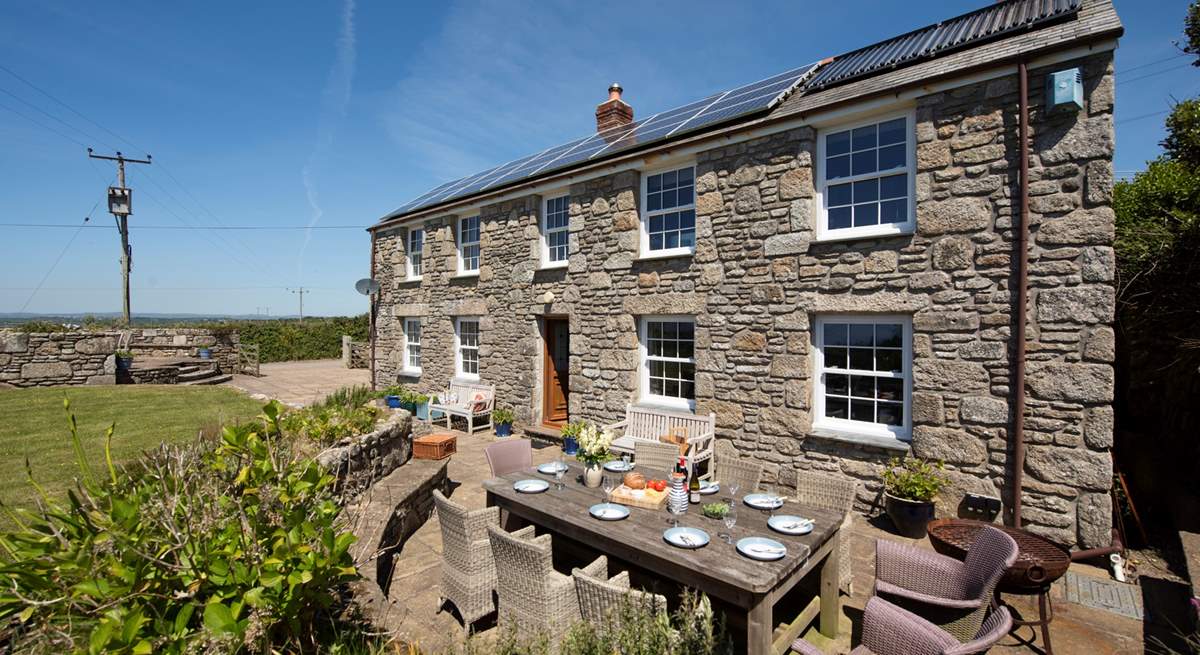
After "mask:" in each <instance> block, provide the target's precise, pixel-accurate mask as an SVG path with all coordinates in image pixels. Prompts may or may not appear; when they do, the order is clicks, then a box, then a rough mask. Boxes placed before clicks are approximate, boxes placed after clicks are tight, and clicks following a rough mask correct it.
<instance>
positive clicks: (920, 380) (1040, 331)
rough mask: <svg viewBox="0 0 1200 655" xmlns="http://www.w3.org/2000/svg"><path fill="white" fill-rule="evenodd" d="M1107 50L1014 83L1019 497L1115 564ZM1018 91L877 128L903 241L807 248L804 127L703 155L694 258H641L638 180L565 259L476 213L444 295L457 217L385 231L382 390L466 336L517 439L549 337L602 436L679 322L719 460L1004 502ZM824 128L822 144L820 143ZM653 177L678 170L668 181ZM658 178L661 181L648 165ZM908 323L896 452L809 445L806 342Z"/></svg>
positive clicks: (538, 410) (584, 199)
mask: <svg viewBox="0 0 1200 655" xmlns="http://www.w3.org/2000/svg"><path fill="white" fill-rule="evenodd" d="M1112 62H1113V58H1112V54H1111V52H1100V53H1097V54H1092V55H1088V56H1086V57H1083V58H1080V59H1076V60H1072V61H1067V62H1060V63H1057V64H1055V65H1054V66H1052V67H1042V68H1033V69H1031V71H1030V84H1029V87H1030V107H1031V134H1032V150H1031V179H1030V182H1031V184H1030V195H1031V201H1030V224H1031V232H1032V243H1031V244H1030V250H1029V253H1030V267H1029V285H1030V297H1029V299H1030V304H1029V307H1028V310H1029V311H1028V324H1027V326H1026V329H1027V339H1028V341H1027V344H1026V346H1027V351H1028V355H1027V359H1028V384H1027V392H1028V394H1027V407H1026V416H1025V421H1026V432H1025V438H1026V441H1027V443H1028V444H1029V451H1028V459H1027V462H1026V476H1025V483H1024V489H1023V498H1024V504H1025V509H1024V520H1025V522H1026V524H1027V526H1028V527H1029V528H1030V529H1032V530H1035V531H1037V532H1039V533H1041V534H1044V535H1047V536H1049V537H1050V538H1052V539H1054V540H1055V541H1058V542H1061V543H1064V544H1067V545H1071V546H1076V545H1078V546H1081V547H1095V546H1101V545H1107V544H1108V540H1109V530H1110V528H1111V502H1110V500H1109V498H1110V496H1109V489H1110V487H1111V478H1112V464H1111V458H1110V454H1109V448H1110V446H1111V443H1112V424H1113V417H1112V409H1111V403H1112V396H1113V368H1112V362H1113V359H1114V352H1113V341H1114V340H1113V331H1112V322H1113V311H1114V302H1115V300H1114V299H1115V293H1114V286H1113V248H1112V245H1113V229H1114V227H1113V226H1114V218H1113V212H1112V209H1111V207H1110V202H1111V186H1112V154H1113V105H1112V103H1113V72H1112ZM1074 66H1078V67H1080V68H1081V70H1082V73H1083V85H1084V95H1085V99H1084V108H1083V109H1082V110H1077V111H1072V110H1067V109H1062V108H1060V109H1058V110H1056V111H1052V112H1047V111H1046V110H1045V106H1044V103H1043V92H1044V88H1045V83H1046V75H1047V74H1048V73H1050V72H1053V71H1058V70H1063V69H1067V68H1071V67H1074ZM1017 107H1018V96H1017V83H1016V76H1015V75H1008V76H1002V77H994V78H992V79H988V80H984V81H979V82H973V83H964V84H963V85H961V86H958V87H954V88H949V89H947V90H942V91H938V92H935V93H930V94H928V95H925V96H922V97H918V98H916V99H915V100H913V101H912V102H910V103H908V104H906V105H901V106H899V107H896V108H894V109H897V110H907V111H909V112H911V113H910V114H909V115H910V116H911V117H912V121H911V123H910V125H911V127H912V130H913V134H912V135H911V138H912V142H913V143H914V145H913V148H914V152H913V159H914V162H915V164H914V166H913V168H912V169H911V171H910V174H912V175H914V176H915V184H914V185H913V189H914V193H915V198H916V199H915V207H916V225H915V229H914V230H913V231H912V232H911V233H907V234H902V235H898V236H887V237H878V236H875V237H868V238H861V239H844V240H836V241H833V240H823V239H822V238H820V235H819V234H818V223H819V221H820V220H821V214H822V210H821V208H820V205H819V203H820V197H819V192H818V188H817V184H816V182H815V180H816V175H815V173H816V169H817V166H815V165H814V164H815V162H816V161H817V159H818V156H819V153H818V139H819V137H820V135H821V134H823V133H819V132H818V131H817V129H816V128H814V127H810V126H806V125H800V126H798V127H795V128H792V129H788V130H786V131H781V132H777V133H774V134H769V135H767V136H759V137H756V138H749V139H747V140H742V141H738V140H737V139H736V138H735V139H730V140H728V141H724V142H721V143H720V145H718V146H714V147H712V148H711V149H709V150H704V151H701V152H699V153H697V154H695V155H694V157H690V158H688V159H686V160H682V161H681V162H680V165H686V164H689V163H694V165H695V194H696V195H695V209H696V231H695V239H696V244H695V251H694V254H693V255H691V256H683V257H670V258H659V259H648V258H643V257H640V256H639V241H640V239H642V238H644V237H643V236H642V234H641V232H640V226H641V215H640V213H639V212H640V210H641V209H642V207H641V203H642V198H641V179H642V178H641V175H640V173H639V172H638V171H628V170H626V171H621V172H616V173H613V174H609V175H604V176H599V177H594V178H592V179H589V180H587V181H584V182H579V183H575V184H572V185H571V186H570V187H569V189H563V192H568V191H569V193H570V206H569V215H570V219H569V235H570V236H569V242H570V246H569V260H568V262H569V263H568V265H567V266H565V267H562V268H552V269H546V268H543V267H542V266H541V258H540V253H541V230H540V229H539V215H540V209H541V206H542V204H543V202H542V201H543V197H542V196H537V195H530V196H525V197H520V198H517V199H514V200H508V201H505V202H502V203H498V204H493V205H485V206H483V207H480V208H478V214H479V215H480V251H481V263H480V268H479V272H478V275H472V276H466V277H464V276H459V275H456V268H457V254H456V246H455V230H454V224H455V220H456V216H471V215H474V212H471V213H467V212H461V213H459V214H457V215H447V216H438V217H432V218H421V219H419V223H417V222H407V223H404V222H401V223H399V224H394V225H388V226H385V227H381V228H380V229H379V230H378V231H377V232H376V246H375V252H374V266H375V273H374V274H375V276H376V277H377V278H378V279H379V280H380V281H381V282H382V284H383V290H382V295H381V299H380V304H379V313H378V318H377V341H376V347H377V353H376V357H377V359H376V362H375V382H376V384H378V385H387V384H391V383H394V382H397V381H399V382H402V383H409V384H413V385H415V386H416V387H418V388H420V389H421V390H422V391H424V392H427V393H437V392H439V391H440V390H442V389H444V388H446V385H447V383H448V382H449V380H450V379H451V378H452V377H454V375H455V336H454V335H455V330H454V325H455V323H454V321H455V319H456V318H459V317H477V318H478V320H479V333H480V337H479V339H480V345H479V373H480V377H481V378H482V379H483V380H484V381H485V382H489V383H493V384H495V385H496V388H497V399H498V404H499V405H511V406H512V407H513V409H514V411H515V413H516V417H517V424H518V425H519V426H521V425H524V426H529V425H534V426H536V425H540V424H541V422H542V412H543V404H544V402H543V390H542V384H543V370H544V359H545V353H544V351H543V348H544V346H543V334H542V330H543V327H542V326H543V322H542V321H543V320H544V319H546V318H548V317H561V318H565V319H567V320H568V321H569V326H570V339H569V344H570V345H569V360H570V361H569V388H570V394H569V414H570V416H571V418H585V419H588V420H591V421H595V422H598V423H608V422H612V421H616V420H619V419H620V418H622V417H623V415H624V409H625V406H626V405H627V404H629V403H635V402H638V399H639V387H640V385H641V382H640V378H639V365H640V358H641V356H642V355H641V354H640V346H641V344H640V343H639V333H638V320H639V318H640V317H642V316H647V315H685V316H690V317H694V321H695V411H697V412H705V413H707V412H713V413H715V414H716V422H717V433H718V437H719V438H720V439H725V440H729V441H731V442H733V443H734V444H735V445H736V447H737V449H738V450H740V451H741V452H742V453H743V454H745V455H748V456H752V457H755V458H757V459H759V460H761V461H762V462H764V463H765V464H766V466H767V468H768V470H767V477H768V478H769V479H770V480H778V481H780V482H784V483H791V482H792V481H794V480H795V476H797V475H803V474H804V472H805V471H810V470H816V471H824V472H831V473H836V474H839V475H843V476H847V477H851V478H854V479H856V480H858V481H860V483H861V485H860V489H861V493H860V496H859V499H858V501H859V502H858V507H859V509H860V510H863V511H875V508H876V507H877V502H878V498H879V494H880V492H881V482H880V479H879V474H880V472H881V470H882V469H883V467H884V466H885V465H886V463H887V462H888V460H889V459H890V458H891V457H894V456H897V455H903V454H905V453H906V452H911V454H913V455H917V456H921V457H930V458H936V459H940V460H943V461H944V462H945V464H946V467H947V469H948V474H949V476H950V478H951V481H952V485H951V489H950V490H948V491H947V492H945V493H943V494H942V497H941V499H940V504H941V507H940V511H941V513H942V514H943V515H953V514H956V513H958V512H959V510H960V504H961V501H962V498H963V496H964V494H966V493H979V494H984V495H988V496H997V497H1000V498H1002V499H1003V500H1004V502H1005V503H1006V504H1007V503H1008V502H1009V500H1010V498H1011V491H1012V490H1011V488H1010V485H1011V483H1012V479H1011V465H1010V460H1009V458H1010V452H1011V445H1010V434H1009V432H1010V428H1011V426H1012V424H1013V416H1012V410H1011V407H1012V404H1011V401H1012V397H1013V390H1012V389H1011V388H1010V379H1011V375H1012V352H1013V343H1012V333H1013V322H1014V310H1013V302H1014V298H1015V292H1014V291H1013V287H1014V285H1015V283H1016V279H1017V278H1016V273H1015V268H1014V264H1015V260H1016V255H1015V253H1014V233H1015V230H1014V223H1015V222H1016V219H1017V218H1018V217H1019V214H1018V209H1019V208H1017V206H1016V205H1017V203H1016V200H1015V199H1016V198H1018V197H1019V186H1018V183H1019V180H1018V163H1019V150H1018V143H1017V133H1018V132H1017V130H1018V112H1017ZM833 127H836V126H833ZM667 163H670V162H667ZM655 166H656V167H657V166H658V164H657V163H656V164H655ZM417 226H419V227H422V228H423V229H424V230H425V239H424V250H423V252H422V259H423V268H424V272H423V277H422V278H421V279H420V280H419V281H409V280H408V279H407V278H406V274H405V273H406V257H407V254H406V252H405V245H406V237H407V234H408V231H409V229H410V228H412V227H417ZM843 314H846V315H853V316H870V315H876V314H882V315H902V316H904V317H907V320H911V343H910V344H909V345H910V347H911V397H910V408H911V411H910V416H909V417H907V418H906V421H907V422H908V423H909V427H910V428H911V439H910V440H908V441H905V440H897V439H879V438H875V439H867V438H856V437H855V436H854V435H847V434H842V433H834V432H830V431H828V430H823V429H814V428H813V421H814V416H813V414H814V403H815V400H816V399H815V397H814V396H815V393H814V376H815V373H814V369H815V367H816V359H815V357H816V355H815V352H814V351H815V350H816V344H817V341H816V336H817V334H816V329H815V323H816V320H817V319H818V318H820V317H822V316H827V315H843ZM404 318H415V319H419V320H420V322H421V343H420V353H421V355H420V356H421V369H420V372H419V373H416V372H413V371H411V370H409V369H406V367H405V366H404V363H405V335H404V330H403V319H404Z"/></svg>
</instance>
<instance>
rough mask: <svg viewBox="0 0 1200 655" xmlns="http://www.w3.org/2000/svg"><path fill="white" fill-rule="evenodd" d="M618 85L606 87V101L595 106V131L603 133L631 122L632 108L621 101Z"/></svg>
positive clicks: (619, 86) (613, 84)
mask: <svg viewBox="0 0 1200 655" xmlns="http://www.w3.org/2000/svg"><path fill="white" fill-rule="evenodd" d="M621 91H623V89H622V88H621V85H620V84H617V83H616V82H613V83H612V86H610V87H608V100H606V101H604V102H602V103H600V104H599V105H596V131H597V132H603V131H605V130H609V129H612V128H614V127H623V126H625V125H629V124H630V123H632V122H633V107H630V106H629V105H628V104H627V103H626V102H625V101H624V100H622V99H621Z"/></svg>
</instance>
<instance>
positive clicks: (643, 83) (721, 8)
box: [0, 0, 1200, 315]
mask: <svg viewBox="0 0 1200 655" xmlns="http://www.w3.org/2000/svg"><path fill="white" fill-rule="evenodd" d="M985 1H986V0H975V1H973V2H946V3H932V2H921V3H902V2H886V3H875V2H858V1H848V2H821V3H818V2H773V3H766V2H761V3H727V2H719V3H718V2H696V1H688V2H659V3H640V4H637V5H635V4H632V3H619V2H618V3H594V2H588V3H578V4H571V3H566V2H534V1H532V0H514V1H505V2H499V1H493V2H475V1H468V2H449V3H443V4H438V5H436V6H434V5H433V3H421V4H417V3H413V4H414V6H413V7H409V6H406V4H405V3H396V2H361V1H360V2H357V3H355V2H352V1H348V0H343V1H327V2H304V3H293V2H286V3H285V2H253V3H244V2H239V3H232V2H207V3H161V2H145V1H131V2H121V3H75V2H72V3H67V2H56V1H53V0H47V1H44V2H24V3H18V2H7V3H6V6H5V10H4V13H5V20H4V21H0V65H3V66H4V67H5V68H8V69H10V70H11V71H13V72H15V73H16V74H17V75H20V76H21V77H22V78H24V79H25V80H27V81H29V82H31V83H32V84H33V85H35V86H36V87H38V88H40V89H41V90H42V91H45V92H47V93H48V94H50V95H51V96H53V97H54V98H57V99H58V100H59V101H61V102H62V103H63V104H59V103H57V102H55V101H54V100H51V99H50V98H49V97H47V96H46V95H43V94H42V93H41V92H39V91H38V90H36V89H34V88H32V87H31V86H29V85H26V84H25V83H23V82H22V81H20V80H18V79H17V78H15V77H13V76H12V75H10V74H9V73H7V72H5V71H4V70H0V143H2V144H3V148H2V149H0V189H2V190H3V196H4V201H5V205H6V208H7V210H8V211H7V212H6V215H5V217H4V218H2V219H0V222H21V223H37V224H39V225H46V224H55V223H70V224H78V223H80V222H82V218H83V217H84V216H85V215H87V214H88V212H89V210H90V209H91V208H92V207H93V206H94V205H95V204H96V202H97V201H98V200H102V197H103V192H104V188H105V187H106V186H107V185H108V184H109V183H110V182H111V180H112V178H113V175H114V166H113V165H112V164H109V163H105V162H94V161H89V160H88V159H87V158H86V152H85V150H84V146H85V145H91V146H93V147H95V148H96V149H97V150H98V151H100V152H106V151H110V150H112V149H121V150H122V151H123V152H124V153H125V154H126V155H127V156H141V155H143V154H144V153H145V152H150V153H152V154H153V156H154V161H155V163H154V164H153V165H151V166H148V167H146V166H131V167H130V174H129V180H128V181H129V185H130V186H132V187H133V188H134V194H135V197H134V205H135V206H134V211H135V214H134V216H133V217H132V218H131V219H130V221H131V225H132V226H133V231H132V242H133V249H134V270H133V288H134V291H133V307H134V312H135V313H137V312H139V311H142V312H173V313H174V312H187V313H219V314H234V313H242V314H255V313H259V312H265V311H268V310H267V308H269V312H270V313H271V314H272V315H277V314H282V313H295V311H296V305H297V296H296V295H295V294H293V293H291V292H289V290H288V289H289V288H295V287H298V286H304V287H307V288H310V289H312V292H311V293H310V294H307V295H306V296H305V313H306V314H348V313H358V312H361V311H365V302H364V300H363V298H362V297H361V296H359V295H358V294H356V293H355V292H354V290H353V288H352V287H353V283H354V281H355V280H356V279H358V278H360V277H364V276H366V274H367V273H368V260H369V254H368V253H369V239H368V237H367V235H366V233H365V232H363V231H361V230H339V229H320V228H327V227H329V226H339V225H343V226H344V225H365V224H368V223H371V222H373V221H374V220H376V219H377V218H379V217H380V216H381V215H383V214H384V213H386V212H387V211H389V210H391V209H393V208H395V207H397V206H399V205H400V204H402V203H403V202H404V201H406V200H408V199H409V198H411V197H414V196H416V195H419V194H420V193H423V192H424V191H425V190H427V189H428V188H430V187H432V186H434V185H436V184H439V183H441V182H443V181H446V180H448V179H451V178H454V177H459V176H462V175H466V174H469V173H473V172H476V171H477V170H480V169H483V168H486V167H488V166H491V165H495V164H496V163H500V162H503V161H507V160H510V159H513V158H515V157H518V156H521V155H525V154H528V153H530V152H533V151H536V150H541V149H543V148H545V147H548V146H551V145H554V144H556V143H560V142H563V141H566V140H568V139H570V138H574V137H577V136H582V135H584V134H587V133H588V132H590V131H591V130H593V129H594V118H593V116H592V112H593V109H594V107H595V105H596V103H597V102H600V101H602V100H603V99H604V98H605V89H606V88H607V86H608V84H609V83H611V82H612V81H614V80H618V81H620V82H621V84H622V85H623V86H624V87H625V89H626V92H625V98H626V99H627V100H628V101H629V102H630V103H631V104H632V105H633V106H634V108H635V111H636V112H637V113H638V115H641V116H644V115H647V114H649V113H652V112H654V111H658V110H662V109H667V108H670V107H673V106H676V105H680V104H684V103H685V102H688V101H691V100H695V99H698V98H701V97H704V96H705V95H707V94H709V93H711V92H714V91H717V90H720V89H722V88H725V87H730V86H735V85H737V84H741V83H745V82H748V81H752V80H756V79H760V78H763V77H766V76H768V75H771V74H773V73H777V72H780V71H784V70H787V69H789V68H793V67H795V66H798V65H801V64H803V63H806V62H810V61H814V60H817V59H820V58H823V57H826V56H829V55H834V54H838V53H840V52H845V51H847V50H851V49H853V48H856V47H859V46H862V45H866V44H868V43H871V42H874V41H878V40H880V39H883V38H887V37H889V36H892V35H894V34H897V33H900V32H903V31H907V30H910V29H914V28H917V27H920V26H923V25H926V24H928V23H931V22H935V21H936V20H938V19H940V18H945V17H948V16H952V15H955V14H958V13H962V12H964V11H969V10H970V9H973V8H976V7H979V6H982V4H983V3H984V2H985ZM1116 4H1117V10H1118V12H1119V13H1120V15H1121V18H1122V20H1123V21H1124V23H1125V27H1126V35H1125V37H1124V38H1123V39H1122V41H1121V47H1120V49H1119V50H1118V53H1117V66H1116V67H1117V71H1118V73H1119V75H1118V87H1117V117H1116V118H1117V157H1116V169H1117V170H1118V172H1119V174H1129V173H1131V172H1132V171H1136V170H1140V169H1141V168H1142V167H1143V166H1144V162H1145V161H1146V160H1147V159H1151V158H1153V157H1155V156H1156V155H1157V154H1158V152H1159V148H1158V145H1157V144H1158V141H1159V140H1161V138H1162V119H1163V116H1162V115H1154V116H1150V117H1145V118H1142V117H1143V116H1145V115H1146V114H1152V113H1154V112H1161V111H1164V110H1166V109H1167V108H1168V107H1169V104H1170V102H1171V99H1172V98H1173V97H1174V98H1186V97H1191V96H1194V95H1196V94H1197V92H1200V69H1195V68H1191V67H1188V66H1186V63H1187V62H1188V61H1189V60H1188V59H1187V58H1185V57H1177V56H1175V55H1177V54H1178V50H1177V49H1176V48H1175V46H1174V45H1172V41H1173V40H1176V39H1178V38H1179V34H1180V32H1181V26H1182V19H1183V15H1184V13H1185V10H1186V2H1184V0H1171V1H1166V0H1162V1H1155V0H1143V1H1140V2H1139V1H1133V0H1118V1H1117V3H1116ZM1163 60H1166V61H1163ZM12 110H16V111H17V112H19V113H20V114H21V115H18V114H17V113H14V112H13V111H12ZM75 112H78V113H75ZM81 115H82V116H81ZM83 117H86V119H85V118H83ZM31 119H32V120H31ZM35 121H36V123H35ZM39 123H40V125H39ZM91 216H92V219H91V223H96V224H100V225H105V226H111V225H112V218H111V217H110V216H109V215H108V214H106V213H104V204H103V202H101V204H100V205H99V206H97V207H96V209H95V210H94V211H93V212H92V213H91ZM218 224H221V225H228V226H233V225H265V226H308V225H312V226H314V227H316V228H318V229H314V230H311V231H307V230H289V231H212V230H175V229H172V230H153V229H139V228H138V226H143V225H144V226H176V227H181V226H189V225H191V226H195V225H218ZM76 232H77V231H76V230H75V229H54V228H46V227H38V228H12V227H0V242H2V243H3V244H4V247H3V250H2V252H3V257H2V258H0V312H12V311H19V310H21V309H22V308H23V307H24V309H25V311H31V312H55V311H94V312H99V311H117V310H119V309H120V292H119V284H120V274H119V267H118V263H117V260H118V257H119V246H118V240H117V235H116V233H115V231H114V230H111V229H98V228H88V229H83V230H80V231H78V233H77V234H76ZM72 236H74V240H71V239H72ZM68 243H69V245H68ZM64 248H65V250H64ZM60 253H61V254H62V259H61V261H59V262H58V264H57V265H56V266H53V267H52V265H53V264H54V262H55V260H56V258H58V257H59V255H60ZM48 272H49V275H47V273H48ZM43 279H44V280H45V281H44V285H43V286H42V288H41V290H40V291H38V292H37V293H36V294H33V291H34V289H35V288H36V287H38V285H39V284H40V283H42V281H43Z"/></svg>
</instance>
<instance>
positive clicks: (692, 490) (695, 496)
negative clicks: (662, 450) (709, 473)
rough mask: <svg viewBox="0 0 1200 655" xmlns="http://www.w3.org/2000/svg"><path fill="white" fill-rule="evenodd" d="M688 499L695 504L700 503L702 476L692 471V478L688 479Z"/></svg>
mask: <svg viewBox="0 0 1200 655" xmlns="http://www.w3.org/2000/svg"><path fill="white" fill-rule="evenodd" d="M688 501H689V502H691V503H692V504H693V505H699V504H700V476H698V475H696V472H695V471H692V475H691V479H690V480H688Z"/></svg>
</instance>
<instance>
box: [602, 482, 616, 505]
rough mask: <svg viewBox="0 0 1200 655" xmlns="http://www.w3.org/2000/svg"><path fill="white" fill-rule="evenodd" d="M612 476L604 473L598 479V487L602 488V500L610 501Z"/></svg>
mask: <svg viewBox="0 0 1200 655" xmlns="http://www.w3.org/2000/svg"><path fill="white" fill-rule="evenodd" d="M613 486H614V484H613V478H612V476H611V475H606V476H604V477H603V478H602V479H601V480H600V487H601V488H602V489H604V502H606V503H611V502H612V492H613Z"/></svg>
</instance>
